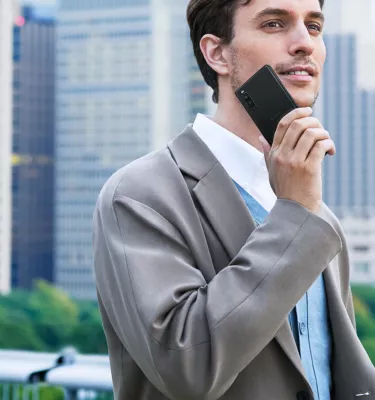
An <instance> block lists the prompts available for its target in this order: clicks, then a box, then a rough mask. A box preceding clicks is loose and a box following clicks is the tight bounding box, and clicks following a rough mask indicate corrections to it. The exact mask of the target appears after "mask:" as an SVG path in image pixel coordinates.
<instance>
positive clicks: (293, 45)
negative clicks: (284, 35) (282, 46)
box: [289, 22, 314, 56]
mask: <svg viewBox="0 0 375 400" xmlns="http://www.w3.org/2000/svg"><path fill="white" fill-rule="evenodd" d="M313 51H314V41H313V39H312V37H311V35H310V32H309V30H308V29H307V27H306V25H305V24H304V23H303V22H301V23H300V24H298V25H297V26H296V27H295V29H293V30H292V32H291V40H290V46H289V53H290V55H292V56H311V54H312V53H313Z"/></svg>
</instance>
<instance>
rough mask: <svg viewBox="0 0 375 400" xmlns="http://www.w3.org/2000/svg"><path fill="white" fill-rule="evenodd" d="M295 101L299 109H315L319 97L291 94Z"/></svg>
mask: <svg viewBox="0 0 375 400" xmlns="http://www.w3.org/2000/svg"><path fill="white" fill-rule="evenodd" d="M291 95H292V97H293V99H294V101H295V102H296V104H297V106H298V107H301V108H303V107H313V106H314V104H315V102H316V99H317V97H316V96H294V95H293V94H292V93H291Z"/></svg>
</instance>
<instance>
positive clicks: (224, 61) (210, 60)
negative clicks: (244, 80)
mask: <svg viewBox="0 0 375 400" xmlns="http://www.w3.org/2000/svg"><path fill="white" fill-rule="evenodd" d="M200 49H201V52H202V54H203V56H204V58H205V59H206V62H207V64H208V65H209V66H210V67H211V68H212V69H213V70H214V71H215V72H216V73H217V74H218V75H222V76H224V75H229V72H230V67H229V63H228V61H229V60H228V52H227V51H226V46H225V45H223V44H222V42H221V39H219V38H218V37H217V36H215V35H211V34H207V35H204V36H203V37H202V39H201V41H200Z"/></svg>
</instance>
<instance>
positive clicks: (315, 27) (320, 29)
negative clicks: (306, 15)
mask: <svg viewBox="0 0 375 400" xmlns="http://www.w3.org/2000/svg"><path fill="white" fill-rule="evenodd" d="M308 28H309V29H312V30H313V31H317V32H321V31H322V30H323V28H322V27H321V26H320V25H319V24H309V25H308Z"/></svg>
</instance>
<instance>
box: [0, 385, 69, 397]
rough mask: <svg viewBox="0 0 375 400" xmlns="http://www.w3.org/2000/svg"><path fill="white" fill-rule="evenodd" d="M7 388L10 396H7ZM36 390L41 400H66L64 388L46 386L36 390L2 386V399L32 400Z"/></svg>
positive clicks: (0, 391) (16, 386) (0, 393)
mask: <svg viewBox="0 0 375 400" xmlns="http://www.w3.org/2000/svg"><path fill="white" fill-rule="evenodd" d="M5 387H7V393H8V396H6V395H5ZM34 390H35V391H37V393H38V395H39V396H38V398H39V400H64V391H63V389H62V388H59V387H53V386H47V385H44V384H43V385H38V386H37V387H35V388H31V387H30V386H29V387H27V386H23V385H0V398H1V399H2V398H13V399H24V400H32V399H33V396H32V392H33V391H34ZM24 392H26V393H24Z"/></svg>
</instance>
